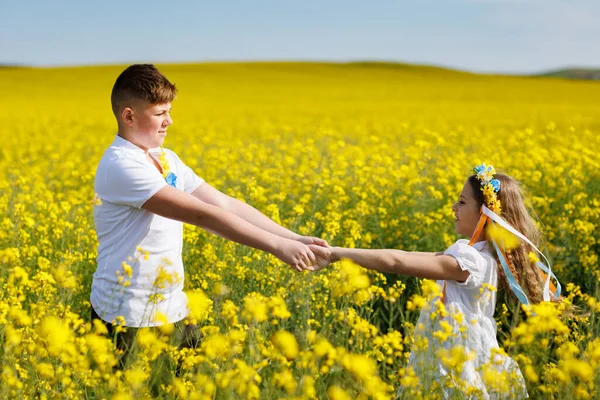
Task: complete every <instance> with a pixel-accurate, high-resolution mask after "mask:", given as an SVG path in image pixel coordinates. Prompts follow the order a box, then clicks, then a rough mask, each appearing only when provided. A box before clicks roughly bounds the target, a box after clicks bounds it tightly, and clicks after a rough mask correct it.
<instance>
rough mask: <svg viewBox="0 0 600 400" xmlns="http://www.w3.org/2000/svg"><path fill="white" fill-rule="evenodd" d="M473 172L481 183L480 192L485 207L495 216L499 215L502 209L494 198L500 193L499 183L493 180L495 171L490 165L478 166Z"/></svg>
mask: <svg viewBox="0 0 600 400" xmlns="http://www.w3.org/2000/svg"><path fill="white" fill-rule="evenodd" d="M473 171H474V172H475V176H476V177H477V179H479V181H480V182H481V191H482V192H483V197H484V199H485V205H486V206H487V207H488V208H489V209H490V210H492V211H493V212H495V213H496V214H500V212H501V210H502V207H501V205H500V200H498V196H496V193H498V192H499V191H500V181H499V180H498V179H494V174H495V173H496V170H495V169H494V167H492V166H491V165H489V166H488V165H485V164H480V165H477V166H476V167H475V168H473Z"/></svg>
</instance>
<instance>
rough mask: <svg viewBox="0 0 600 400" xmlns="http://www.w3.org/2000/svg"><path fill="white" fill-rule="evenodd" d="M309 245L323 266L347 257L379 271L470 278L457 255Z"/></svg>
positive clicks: (460, 280) (440, 277) (457, 278)
mask: <svg viewBox="0 0 600 400" xmlns="http://www.w3.org/2000/svg"><path fill="white" fill-rule="evenodd" d="M309 247H310V248H311V250H312V251H313V253H314V254H315V255H316V256H317V257H318V258H319V259H320V260H319V261H320V262H319V265H320V266H323V265H325V264H326V263H332V262H336V261H338V260H340V259H342V258H347V259H350V260H352V261H354V262H355V263H357V264H359V265H361V266H363V267H365V268H368V269H372V270H375V271H380V272H387V273H393V274H402V275H409V276H416V277H419V278H427V279H436V280H437V279H442V280H447V281H450V280H452V281H459V282H462V281H465V280H466V279H467V278H468V277H469V272H468V271H463V270H462V269H461V268H460V266H459V265H458V261H456V259H455V258H454V257H452V256H448V255H444V254H443V253H422V252H419V253H411V252H406V251H402V250H391V249H382V250H371V249H347V248H343V247H330V248H324V247H319V246H309Z"/></svg>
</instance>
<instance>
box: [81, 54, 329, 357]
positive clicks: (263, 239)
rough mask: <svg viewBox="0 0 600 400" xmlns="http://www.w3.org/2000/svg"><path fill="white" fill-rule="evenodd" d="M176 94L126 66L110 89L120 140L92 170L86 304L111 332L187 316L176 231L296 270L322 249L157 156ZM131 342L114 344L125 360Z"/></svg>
mask: <svg viewBox="0 0 600 400" xmlns="http://www.w3.org/2000/svg"><path fill="white" fill-rule="evenodd" d="M175 95H176V88H175V85H173V84H172V83H171V82H169V80H168V79H167V78H166V77H165V76H164V75H162V74H161V73H160V72H159V71H158V69H156V67H154V65H151V64H137V65H131V66H130V67H128V68H127V69H125V70H124V71H123V72H122V73H121V75H120V76H119V77H118V78H117V80H116V82H115V84H114V87H113V90H112V94H111V103H112V109H113V113H114V114H115V117H116V119H117V124H118V134H117V136H116V137H115V140H114V141H113V143H112V144H111V146H110V147H109V148H108V149H107V150H106V152H105V153H104V155H103V157H102V159H101V160H100V163H99V165H98V169H97V171H96V178H95V183H94V188H95V192H96V193H97V195H98V197H99V198H100V199H101V205H99V206H96V207H95V209H94V220H95V224H96V232H97V235H98V241H99V246H98V258H97V261H98V266H97V269H96V272H95V274H94V277H93V281H92V291H91V299H90V300H91V304H92V318H93V319H101V320H102V321H103V322H104V324H105V325H106V327H107V328H108V330H109V333H112V332H113V326H112V325H111V322H113V321H116V322H117V323H119V322H120V324H121V325H124V326H126V327H132V328H139V327H148V326H157V325H161V324H163V323H165V322H166V323H175V322H178V321H181V320H183V319H184V318H185V317H186V315H187V298H186V295H185V294H184V293H183V274H184V269H183V262H182V258H181V249H182V243H183V224H182V222H185V223H189V224H193V225H196V226H199V227H202V228H204V229H206V230H208V231H210V232H212V233H215V234H218V235H220V236H222V237H224V238H226V239H229V240H233V241H235V242H238V243H241V244H244V245H247V246H251V247H254V248H256V249H260V250H264V251H267V252H269V253H271V254H273V255H275V256H276V257H277V258H279V259H280V260H281V261H283V262H285V263H287V264H289V265H290V266H291V267H292V268H294V269H295V270H297V271H302V270H305V269H312V267H311V265H312V264H314V263H315V261H316V259H315V256H314V254H313V253H312V251H311V250H310V249H309V248H308V246H307V245H308V244H316V245H320V246H327V243H326V242H325V241H324V240H322V239H318V238H313V237H305V236H300V235H297V234H296V233H294V232H292V231H289V230H287V229H285V228H283V227H282V226H280V225H278V224H277V223H275V222H274V221H272V220H270V219H269V218H267V217H266V216H265V215H263V214H261V213H260V212H259V211H257V210H256V209H254V208H253V207H251V206H249V205H247V204H245V203H243V202H241V201H239V200H236V199H234V198H231V197H229V196H227V195H225V194H223V193H221V192H220V191H218V190H217V189H215V188H213V187H211V186H210V185H209V184H208V183H206V182H204V181H203V180H202V179H201V178H199V177H198V176H197V175H196V174H195V173H194V172H193V171H192V170H191V169H190V168H189V167H187V166H186V165H185V164H184V163H183V162H182V161H181V160H180V159H179V157H178V156H177V155H176V154H175V153H174V152H172V151H170V150H164V151H163V150H162V149H160V146H161V145H162V144H163V141H164V138H165V136H166V134H167V128H168V127H169V126H170V125H171V124H172V123H173V120H172V119H171V116H170V115H169V112H170V110H171V102H172V101H173V100H174V99H175ZM157 316H160V317H159V319H160V321H159V320H158V319H157ZM123 319H124V321H123ZM186 329H187V328H186ZM134 335H135V329H128V331H127V332H125V334H120V335H117V347H118V348H120V349H121V350H124V351H126V350H127V348H129V347H130V345H131V343H132V340H133V337H134ZM188 345H189V343H188ZM192 345H193V344H192Z"/></svg>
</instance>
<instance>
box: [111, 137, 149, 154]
mask: <svg viewBox="0 0 600 400" xmlns="http://www.w3.org/2000/svg"><path fill="white" fill-rule="evenodd" d="M117 136H119V137H120V138H121V139H123V140H127V141H128V142H129V143H131V144H133V145H135V146H137V147H139V148H140V149H142V150H144V152H145V153H146V154H148V150H149V149H147V148H146V147H144V146H142V145H140V144H138V143H136V141H135V140H133V139H131V138H130V137H128V136H127V135H125V134H124V133H122V132H120V131H119V132H117Z"/></svg>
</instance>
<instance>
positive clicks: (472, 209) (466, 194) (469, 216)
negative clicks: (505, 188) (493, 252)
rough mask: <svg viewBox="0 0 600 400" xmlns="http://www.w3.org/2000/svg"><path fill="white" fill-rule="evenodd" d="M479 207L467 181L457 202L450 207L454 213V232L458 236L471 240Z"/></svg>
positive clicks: (477, 218)
mask: <svg viewBox="0 0 600 400" xmlns="http://www.w3.org/2000/svg"><path fill="white" fill-rule="evenodd" d="M480 208H481V205H480V204H478V203H477V200H476V199H475V196H474V195H473V189H472V188H471V185H470V184H469V182H468V181H467V182H466V183H465V185H464V186H463V189H462V192H460V197H459V198H458V201H457V202H456V203H454V205H453V206H452V211H454V216H455V217H456V219H455V220H454V222H455V225H456V232H457V233H458V234H460V235H463V236H466V237H468V238H471V236H473V233H474V232H475V228H477V222H479V211H480Z"/></svg>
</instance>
